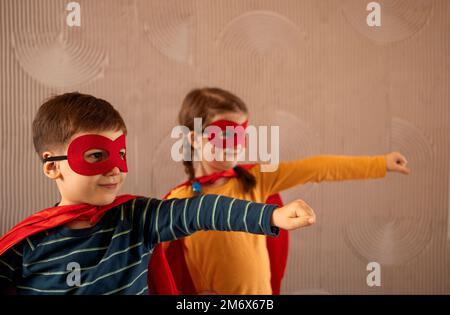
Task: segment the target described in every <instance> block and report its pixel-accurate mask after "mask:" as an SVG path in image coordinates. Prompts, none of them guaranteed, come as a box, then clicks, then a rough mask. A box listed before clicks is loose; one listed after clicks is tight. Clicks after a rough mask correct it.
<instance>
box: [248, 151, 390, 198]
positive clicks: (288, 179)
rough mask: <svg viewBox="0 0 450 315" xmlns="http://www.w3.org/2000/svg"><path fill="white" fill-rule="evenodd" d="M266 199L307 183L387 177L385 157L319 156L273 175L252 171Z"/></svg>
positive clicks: (286, 165) (283, 164)
mask: <svg viewBox="0 0 450 315" xmlns="http://www.w3.org/2000/svg"><path fill="white" fill-rule="evenodd" d="M253 173H254V175H255V176H256V181H257V182H258V183H259V185H258V186H259V188H260V189H261V190H262V192H261V193H262V194H263V195H264V196H266V197H267V196H270V195H272V194H274V193H278V192H280V191H283V190H285V189H289V188H291V187H294V186H296V185H300V184H304V183H308V182H314V183H318V182H323V181H342V180H354V179H375V178H381V177H384V176H386V159H385V157H384V156H337V155H336V156H334V155H319V156H313V157H310V158H306V159H302V160H296V161H290V162H281V163H280V164H279V165H278V169H277V170H276V171H273V172H261V165H257V167H255V169H254V171H253Z"/></svg>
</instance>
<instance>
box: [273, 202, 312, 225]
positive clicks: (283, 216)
mask: <svg viewBox="0 0 450 315" xmlns="http://www.w3.org/2000/svg"><path fill="white" fill-rule="evenodd" d="M315 221H316V215H315V214H314V210H313V209H311V207H310V206H308V204H307V203H306V202H304V201H303V200H300V199H298V200H295V201H292V202H290V203H288V204H287V205H285V206H284V207H280V208H277V209H275V210H274V211H273V213H272V220H271V225H272V226H276V227H279V228H282V229H285V230H294V229H298V228H301V227H305V226H309V225H312V224H314V222H315Z"/></svg>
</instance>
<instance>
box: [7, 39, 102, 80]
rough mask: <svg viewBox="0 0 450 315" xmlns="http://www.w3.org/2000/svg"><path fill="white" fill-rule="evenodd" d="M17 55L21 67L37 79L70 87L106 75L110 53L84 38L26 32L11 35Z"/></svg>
mask: <svg viewBox="0 0 450 315" xmlns="http://www.w3.org/2000/svg"><path fill="white" fill-rule="evenodd" d="M12 46H13V48H14V52H15V56H16V59H17V61H18V62H19V64H20V66H21V67H22V69H23V70H24V71H25V72H26V73H27V74H28V75H30V76H31V77H32V78H33V79H35V80H37V81H38V82H40V83H42V84H44V85H47V86H51V87H60V88H67V87H71V86H78V85H82V84H87V83H89V82H91V81H93V80H96V79H98V78H102V77H103V75H104V70H105V67H106V66H107V65H108V56H107V55H106V53H105V52H104V51H102V50H100V49H97V48H94V47H93V46H90V45H87V44H86V43H84V42H83V41H74V40H69V39H68V38H67V37H66V36H65V35H64V34H63V32H60V33H59V35H57V36H55V35H43V34H39V35H36V34H26V33H22V32H19V33H17V34H14V35H13V37H12Z"/></svg>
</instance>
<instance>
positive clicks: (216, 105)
mask: <svg viewBox="0 0 450 315" xmlns="http://www.w3.org/2000/svg"><path fill="white" fill-rule="evenodd" d="M226 112H241V113H243V114H248V110H247V106H246V105H245V103H244V102H243V101H242V100H241V99H240V98H239V97H237V96H236V95H234V94H232V93H230V92H228V91H225V90H222V89H220V88H215V87H207V88H202V89H194V90H192V91H190V92H189V93H188V94H187V95H186V97H185V98H184V100H183V104H182V106H181V110H180V112H179V114H178V122H179V123H180V125H183V126H186V127H188V128H189V130H194V118H201V119H202V123H203V126H202V128H205V127H206V126H207V125H209V124H210V123H211V122H212V121H211V120H212V119H213V117H214V116H215V115H217V114H222V113H226ZM183 165H184V169H185V172H186V174H187V175H188V177H189V180H190V181H191V182H194V181H195V171H194V166H193V164H192V161H183ZM234 171H235V172H236V174H237V175H238V179H239V181H240V182H241V183H242V185H243V188H244V191H245V192H249V191H250V190H251V189H252V188H254V187H255V185H256V180H255V177H254V176H253V175H252V174H250V173H249V172H247V170H245V169H244V168H242V167H239V166H235V167H234Z"/></svg>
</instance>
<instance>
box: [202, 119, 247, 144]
mask: <svg viewBox="0 0 450 315" xmlns="http://www.w3.org/2000/svg"><path fill="white" fill-rule="evenodd" d="M210 126H215V127H218V128H220V130H221V134H222V137H217V132H214V129H215V128H209V130H206V132H207V135H208V140H209V141H210V142H211V143H212V144H213V145H214V146H215V147H217V148H221V149H222V148H236V147H237V146H238V145H239V144H240V145H242V147H245V129H246V128H247V121H244V122H243V123H242V124H238V123H236V122H234V121H230V120H217V121H215V122H213V123H211V124H209V125H208V126H207V127H206V128H208V127H210ZM231 136H233V139H232V141H230V140H231V139H230V138H231ZM227 139H230V140H228V141H227Z"/></svg>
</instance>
